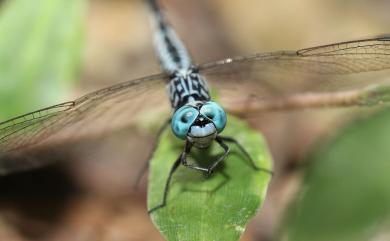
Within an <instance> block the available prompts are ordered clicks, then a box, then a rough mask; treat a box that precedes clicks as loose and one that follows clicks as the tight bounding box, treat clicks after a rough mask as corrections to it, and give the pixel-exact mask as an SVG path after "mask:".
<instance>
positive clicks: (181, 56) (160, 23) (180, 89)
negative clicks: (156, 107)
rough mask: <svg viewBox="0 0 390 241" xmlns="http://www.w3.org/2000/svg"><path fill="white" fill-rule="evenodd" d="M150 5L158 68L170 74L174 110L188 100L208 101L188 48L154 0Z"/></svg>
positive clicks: (169, 91)
mask: <svg viewBox="0 0 390 241" xmlns="http://www.w3.org/2000/svg"><path fill="white" fill-rule="evenodd" d="M151 6H152V10H153V15H154V16H153V20H154V21H153V22H154V24H155V29H156V31H155V38H154V39H155V47H156V50H157V56H158V59H159V61H160V65H161V68H162V69H163V71H164V72H166V73H167V74H169V76H170V81H169V83H168V85H167V91H168V95H169V99H170V102H171V106H172V108H173V109H175V110H176V109H178V108H180V107H181V106H183V105H185V104H187V103H191V102H195V101H201V102H206V101H209V100H210V94H209V88H208V86H207V82H206V80H205V79H204V77H203V76H201V75H200V74H199V73H198V71H197V70H196V69H195V68H194V67H193V65H192V61H191V57H190V55H189V54H188V51H187V49H186V48H185V47H184V45H183V43H182V42H181V40H180V39H179V37H178V36H177V35H176V33H175V32H174V30H173V29H172V28H171V27H170V26H169V25H168V24H167V23H166V21H165V20H164V18H163V16H162V15H161V13H160V10H159V8H158V6H157V5H156V2H155V1H153V0H151Z"/></svg>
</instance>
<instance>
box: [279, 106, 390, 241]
mask: <svg viewBox="0 0 390 241" xmlns="http://www.w3.org/2000/svg"><path fill="white" fill-rule="evenodd" d="M389 144H390V111H388V110H387V111H383V112H380V113H378V114H376V115H374V116H372V117H370V118H368V119H365V120H361V121H358V122H357V123H355V124H353V125H352V126H350V127H349V128H347V129H346V130H344V131H343V132H342V133H341V134H340V135H339V136H338V137H337V138H335V139H334V140H333V141H332V142H330V143H329V144H328V145H326V146H325V147H323V148H322V149H321V150H320V151H318V152H317V153H315V154H314V155H313V156H312V158H311V159H310V163H311V164H312V165H311V166H310V167H309V168H308V170H307V176H306V178H305V181H304V183H303V186H302V187H301V191H300V192H299V194H298V196H297V198H296V200H295V202H294V203H293V205H292V207H291V210H290V213H289V215H288V218H287V219H286V222H285V225H284V227H283V229H282V236H283V239H282V240H289V241H313V240H315V241H329V240H332V241H360V240H372V238H373V236H375V235H378V233H380V232H381V231H384V230H386V222H388V221H389V220H388V218H389V215H390V148H389ZM388 238H390V237H387V239H383V240H388ZM381 240H382V239H381Z"/></svg>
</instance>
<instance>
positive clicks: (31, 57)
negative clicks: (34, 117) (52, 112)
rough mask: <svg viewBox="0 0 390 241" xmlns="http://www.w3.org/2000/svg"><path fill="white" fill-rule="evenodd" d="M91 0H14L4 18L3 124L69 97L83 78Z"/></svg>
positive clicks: (0, 28)
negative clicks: (85, 18)
mask: <svg viewBox="0 0 390 241" xmlns="http://www.w3.org/2000/svg"><path fill="white" fill-rule="evenodd" d="M85 8H86V2H85V0H34V1H33V2H32V1H30V0H11V1H6V2H5V4H4V5H3V6H2V9H1V13H0V14H1V15H0V36H1V37H0V110H1V112H0V120H4V119H7V118H9V117H11V116H14V115H17V114H21V113H24V112H26V111H31V110H32V109H36V108H38V107H46V106H47V105H49V104H53V103H56V102H58V101H59V99H62V98H64V97H65V96H66V95H67V93H68V91H69V89H70V87H71V86H72V85H73V83H74V80H76V79H78V73H79V69H80V64H81V50H82V47H83V43H84V41H83V40H84V32H85V31H84V25H85V21H84V15H85Z"/></svg>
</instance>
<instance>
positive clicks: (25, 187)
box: [0, 0, 390, 241]
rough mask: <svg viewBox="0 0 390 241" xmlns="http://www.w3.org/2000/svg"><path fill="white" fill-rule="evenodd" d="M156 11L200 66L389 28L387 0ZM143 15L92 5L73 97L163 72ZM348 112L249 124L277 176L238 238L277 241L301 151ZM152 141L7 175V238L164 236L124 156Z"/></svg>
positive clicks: (84, 150)
mask: <svg viewBox="0 0 390 241" xmlns="http://www.w3.org/2000/svg"><path fill="white" fill-rule="evenodd" d="M161 5H162V6H163V8H164V11H165V13H166V15H167V17H168V19H169V21H170V22H171V23H172V25H173V26H174V27H175V28H176V29H177V31H178V33H179V35H180V36H181V37H182V39H183V40H184V42H185V43H186V44H187V46H188V48H189V49H190V52H191V54H192V55H193V57H194V60H195V61H196V62H197V63H204V62H208V61H213V60H219V59H223V58H226V57H232V56H235V55H245V54H251V53H256V52H268V51H275V50H294V49H300V48H305V47H312V46H317V45H322V44H328V43H333V42H338V41H345V40H354V39H359V38H365V37H373V36H377V35H382V34H388V33H390V25H389V23H390V14H389V13H388V12H389V11H388V10H389V9H390V1H387V0H371V1H368V0H346V1H336V0H327V1H325V0H314V1H313V0H288V1H267V0H242V1H220V0H213V1H210V0H197V1H189V0H185V1H184V0H181V1H179V0H164V1H161ZM148 14H149V13H148V9H147V6H146V5H145V3H144V2H143V1H139V0H110V1H108V0H91V1H90V2H89V8H88V14H87V16H86V21H87V44H86V46H87V47H86V51H85V60H84V62H85V64H84V68H83V70H82V78H81V83H80V85H79V86H78V87H77V89H76V91H75V93H74V96H73V97H77V96H80V95H81V94H84V93H87V92H89V91H91V90H95V89H98V88H101V87H103V86H107V85H111V84H113V83H117V82H121V81H124V80H128V79H132V78H136V77H141V76H145V75H150V74H153V73H157V72H159V67H158V64H157V61H156V60H155V58H154V50H153V46H152V35H151V34H152V32H151V29H150V26H149V22H148V20H149V19H148ZM124 111H125V110H124ZM349 112H350V110H306V111H294V112H289V113H264V114H258V115H256V116H251V117H249V118H248V121H249V122H250V123H251V125H252V126H253V127H255V128H258V129H259V130H261V131H262V132H263V133H264V134H265V136H266V139H267V140H268V142H269V145H270V148H271V151H272V153H273V156H274V165H275V168H274V170H275V176H274V178H273V181H272V183H271V187H270V190H269V195H268V196H267V199H266V201H265V204H264V206H263V208H262V209H261V211H260V213H259V214H258V215H257V217H256V218H255V219H254V220H253V221H252V222H251V224H250V225H249V226H248V230H247V231H246V232H245V234H244V237H243V240H247V241H249V240H258V241H260V240H261V241H263V240H264V241H265V240H272V238H273V234H274V232H275V231H277V229H278V226H279V224H280V221H281V218H282V216H283V211H284V209H285V207H286V205H287V204H288V202H289V200H290V199H291V197H292V195H293V194H294V192H295V191H296V188H297V187H298V186H299V181H300V171H299V169H300V168H299V167H300V166H301V165H304V163H303V162H302V160H303V159H304V156H306V154H307V153H308V152H310V151H311V150H312V148H313V147H314V146H316V145H317V144H318V143H321V142H322V141H324V140H326V138H327V137H329V129H332V130H334V126H335V125H336V124H340V123H343V122H344V120H345V118H340V117H348V115H349ZM340 114H341V115H340ZM318 120H321V121H318ZM135 134H136V135H135ZM153 138H154V135H153V133H152V132H150V133H145V132H142V131H139V130H134V129H131V130H123V131H121V132H119V133H112V134H111V135H109V136H105V137H104V138H100V139H97V140H88V141H82V142H80V143H72V145H70V146H64V147H61V148H60V151H54V152H53V153H50V155H51V158H54V159H58V160H68V162H65V163H60V164H58V165H54V166H51V167H49V168H44V169H40V170H36V171H33V172H28V173H21V174H16V175H11V176H9V177H6V178H2V179H0V187H1V190H4V192H3V191H2V193H3V194H2V197H1V198H0V201H1V203H0V205H1V206H2V208H1V211H0V212H1V213H0V240H9V241H14V240H15V241H16V240H20V241H27V240H80V241H84V240H107V241H108V240H140V241H141V240H163V238H162V237H161V236H160V234H159V233H158V231H157V230H156V229H155V228H154V227H153V225H152V223H151V221H150V220H149V218H148V215H147V212H146V205H145V204H146V191H145V188H146V180H145V179H146V178H144V181H143V183H142V185H141V188H140V189H139V190H138V191H133V190H132V183H133V180H134V176H135V174H136V173H137V170H138V169H139V166H140V165H138V164H139V162H134V161H128V160H143V159H146V158H147V156H148V152H149V151H150V149H151V144H150V143H151V141H152V140H153ZM65 153H66V154H65ZM69 160H71V161H69ZM11 187H12V188H11ZM26 200H28V202H26Z"/></svg>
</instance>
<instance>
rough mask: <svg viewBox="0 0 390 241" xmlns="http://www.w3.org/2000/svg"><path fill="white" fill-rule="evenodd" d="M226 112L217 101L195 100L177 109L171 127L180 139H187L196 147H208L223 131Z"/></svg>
mask: <svg viewBox="0 0 390 241" xmlns="http://www.w3.org/2000/svg"><path fill="white" fill-rule="evenodd" d="M225 125H226V113H225V111H224V110H223V109H222V107H221V106H219V105H218V104H217V103H216V102H213V101H207V102H203V101H194V102H190V103H187V104H186V105H184V106H182V107H180V108H179V109H177V110H176V111H175V113H174V114H173V117H172V122H171V127H172V131H173V133H174V134H175V135H176V136H177V137H178V138H180V139H183V140H185V139H187V140H188V141H190V142H191V143H193V144H194V145H195V146H196V147H199V148H206V147H208V146H209V145H210V144H211V142H212V141H213V140H214V139H215V138H216V137H217V135H218V133H220V132H222V131H223V129H224V128H225Z"/></svg>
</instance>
